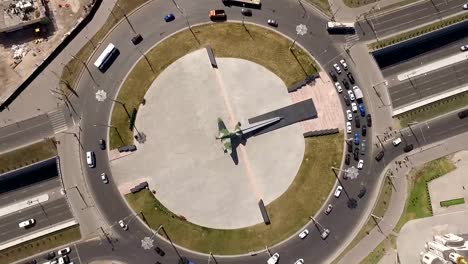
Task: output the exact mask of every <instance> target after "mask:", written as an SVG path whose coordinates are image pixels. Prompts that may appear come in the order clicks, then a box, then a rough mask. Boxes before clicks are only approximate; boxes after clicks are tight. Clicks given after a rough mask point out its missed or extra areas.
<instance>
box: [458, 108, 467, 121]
mask: <svg viewBox="0 0 468 264" xmlns="http://www.w3.org/2000/svg"><path fill="white" fill-rule="evenodd" d="M457 115H458V118H460V119H463V118H465V117H467V116H468V109H465V110H463V111H461V112H458V113H457Z"/></svg>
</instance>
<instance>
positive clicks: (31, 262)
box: [24, 259, 37, 264]
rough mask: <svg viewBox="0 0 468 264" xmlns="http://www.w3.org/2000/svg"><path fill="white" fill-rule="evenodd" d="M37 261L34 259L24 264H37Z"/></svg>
mask: <svg viewBox="0 0 468 264" xmlns="http://www.w3.org/2000/svg"><path fill="white" fill-rule="evenodd" d="M36 263H37V261H36V260H35V259H32V260H30V261H27V262H25V263H24V264H36Z"/></svg>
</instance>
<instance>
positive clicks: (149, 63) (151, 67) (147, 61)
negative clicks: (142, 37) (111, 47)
mask: <svg viewBox="0 0 468 264" xmlns="http://www.w3.org/2000/svg"><path fill="white" fill-rule="evenodd" d="M135 48H136V49H137V50H138V52H140V54H141V56H143V58H145V60H146V63H148V66H149V67H150V69H151V71H152V72H153V73H154V69H153V65H151V62H150V61H149V59H148V57H146V54H144V53H143V52H141V50H140V49H139V48H138V47H137V46H135Z"/></svg>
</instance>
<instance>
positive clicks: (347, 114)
mask: <svg viewBox="0 0 468 264" xmlns="http://www.w3.org/2000/svg"><path fill="white" fill-rule="evenodd" d="M346 116H347V117H348V121H352V120H353V113H352V112H351V110H349V109H348V110H346Z"/></svg>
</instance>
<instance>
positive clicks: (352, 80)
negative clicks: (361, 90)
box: [346, 71, 356, 84]
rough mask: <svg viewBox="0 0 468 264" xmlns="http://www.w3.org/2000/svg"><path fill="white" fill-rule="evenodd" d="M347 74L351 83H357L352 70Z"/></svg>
mask: <svg viewBox="0 0 468 264" xmlns="http://www.w3.org/2000/svg"><path fill="white" fill-rule="evenodd" d="M346 76H348V79H349V82H350V83H351V84H355V83H356V81H355V80H354V76H353V74H352V73H351V72H350V71H349V72H348V73H346Z"/></svg>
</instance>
